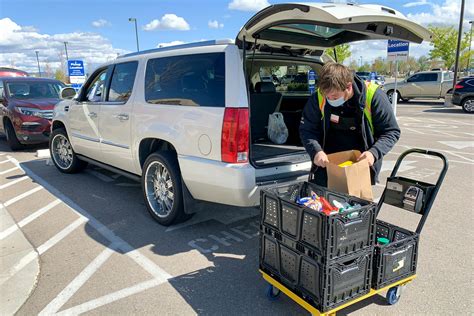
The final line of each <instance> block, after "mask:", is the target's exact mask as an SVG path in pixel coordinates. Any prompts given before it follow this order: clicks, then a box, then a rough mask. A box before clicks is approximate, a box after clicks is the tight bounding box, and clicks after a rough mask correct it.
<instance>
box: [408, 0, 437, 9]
mask: <svg viewBox="0 0 474 316" xmlns="http://www.w3.org/2000/svg"><path fill="white" fill-rule="evenodd" d="M430 4H431V3H429V2H428V0H421V1H416V2H408V3H405V4H404V5H403V6H404V7H405V8H413V7H419V6H422V5H430Z"/></svg>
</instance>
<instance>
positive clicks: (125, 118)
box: [115, 113, 129, 121]
mask: <svg viewBox="0 0 474 316" xmlns="http://www.w3.org/2000/svg"><path fill="white" fill-rule="evenodd" d="M115 117H116V118H118V119H119V120H120V121H126V120H128V118H129V117H128V114H125V113H120V114H117V115H115Z"/></svg>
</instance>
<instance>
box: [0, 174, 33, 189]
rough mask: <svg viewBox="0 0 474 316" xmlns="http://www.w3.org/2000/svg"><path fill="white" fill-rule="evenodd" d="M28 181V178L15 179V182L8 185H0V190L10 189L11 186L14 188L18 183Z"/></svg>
mask: <svg viewBox="0 0 474 316" xmlns="http://www.w3.org/2000/svg"><path fill="white" fill-rule="evenodd" d="M26 179H28V176H23V177H20V178H18V179H15V180H13V181H10V182H8V183H5V184H2V185H0V190H3V189H6V188H8V187H10V186H12V185H15V184H17V183H18V182H21V181H23V180H26Z"/></svg>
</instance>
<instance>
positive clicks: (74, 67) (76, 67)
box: [67, 60, 86, 77]
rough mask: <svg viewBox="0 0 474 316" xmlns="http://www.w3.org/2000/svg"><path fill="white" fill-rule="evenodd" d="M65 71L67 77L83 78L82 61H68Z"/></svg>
mask: <svg viewBox="0 0 474 316" xmlns="http://www.w3.org/2000/svg"><path fill="white" fill-rule="evenodd" d="M67 70H68V74H69V77H83V76H85V75H86V72H85V71H84V62H83V61H82V60H68V61H67Z"/></svg>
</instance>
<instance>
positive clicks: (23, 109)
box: [15, 107, 43, 117]
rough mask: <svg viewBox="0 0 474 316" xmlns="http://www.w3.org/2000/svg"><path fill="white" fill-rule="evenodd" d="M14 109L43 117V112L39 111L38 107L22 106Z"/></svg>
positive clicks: (25, 113) (24, 113)
mask: <svg viewBox="0 0 474 316" xmlns="http://www.w3.org/2000/svg"><path fill="white" fill-rule="evenodd" d="M15 109H16V110H17V112H19V113H21V114H23V115H28V116H36V117H43V113H41V111H40V110H38V109H34V108H22V107H16V108H15Z"/></svg>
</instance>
